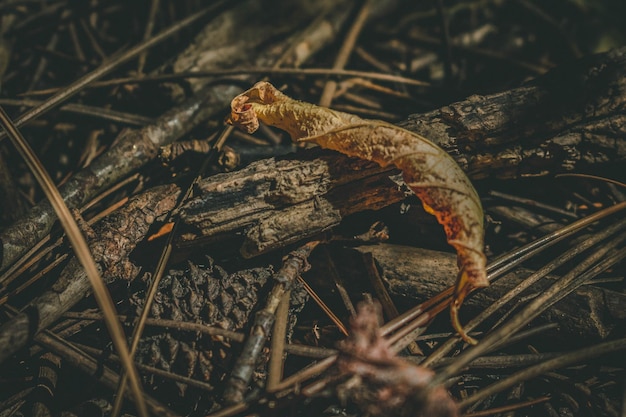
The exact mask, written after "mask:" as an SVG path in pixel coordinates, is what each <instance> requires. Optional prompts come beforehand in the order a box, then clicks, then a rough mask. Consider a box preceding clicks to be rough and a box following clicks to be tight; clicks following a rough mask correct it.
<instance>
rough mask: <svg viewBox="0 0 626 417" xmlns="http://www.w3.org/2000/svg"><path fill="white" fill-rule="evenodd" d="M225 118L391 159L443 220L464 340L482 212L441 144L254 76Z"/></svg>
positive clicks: (479, 281)
mask: <svg viewBox="0 0 626 417" xmlns="http://www.w3.org/2000/svg"><path fill="white" fill-rule="evenodd" d="M231 109H232V111H231V115H230V117H229V119H228V122H229V123H231V124H233V125H236V126H238V127H240V128H242V129H245V130H247V131H248V133H252V132H254V131H255V130H256V129H257V128H258V126H259V120H260V121H262V122H263V123H266V124H268V125H272V126H276V127H278V128H280V129H283V130H285V131H287V132H288V133H289V134H290V135H291V138H292V139H293V140H294V141H295V142H313V143H316V144H318V145H319V146H321V147H322V148H327V149H332V150H335V151H339V152H341V153H343V154H345V155H348V156H354V157H357V158H361V159H366V160H369V161H374V162H376V163H378V164H379V165H381V166H383V167H384V166H387V165H390V164H393V165H395V166H396V167H398V168H399V169H400V170H401V171H402V176H403V178H404V181H405V183H406V184H407V185H408V187H409V188H410V189H411V190H412V191H413V192H414V193H415V194H416V195H417V196H418V197H419V198H420V200H421V201H422V204H423V205H424V208H425V209H426V211H427V212H429V213H431V214H433V215H434V216H435V217H436V218H437V220H438V221H439V223H440V224H441V225H443V227H444V230H445V232H446V237H447V240H448V243H449V244H450V245H452V246H453V247H454V248H455V249H456V252H457V259H458V265H459V268H460V272H459V275H458V277H457V283H456V288H455V296H454V300H453V302H452V305H451V309H450V312H451V317H452V324H453V326H454V327H455V329H456V330H457V331H458V332H459V334H460V335H461V336H462V337H463V339H465V340H466V341H468V342H474V341H473V340H472V339H471V338H469V336H467V335H466V334H465V333H464V332H463V328H462V326H461V325H460V323H459V321H458V308H459V306H460V305H461V303H462V302H463V300H464V298H465V296H466V295H467V294H469V293H470V292H471V291H472V290H473V289H475V288H478V287H485V286H487V285H488V281H487V274H486V270H485V267H486V259H485V255H484V253H483V236H484V232H483V211H482V206H481V204H480V199H479V198H478V194H477V193H476V190H475V189H474V187H473V186H472V183H471V182H470V180H469V179H468V178H467V176H466V175H465V173H464V172H463V170H462V169H461V168H460V167H459V166H458V165H457V163H456V162H455V161H454V159H452V157H450V155H448V154H447V153H446V152H445V151H444V150H443V149H441V148H439V147H438V146H437V145H435V144H434V143H432V142H431V141H429V140H428V139H426V138H424V137H423V136H420V135H417V134H415V133H413V132H409V131H408V130H405V129H402V128H399V127H397V126H394V125H392V124H389V123H385V122H382V121H378V120H367V119H362V118H360V117H358V116H355V115H352V114H348V113H343V112H339V111H335V110H331V109H328V108H324V107H319V106H315V105H313V104H310V103H305V102H302V101H298V100H294V99H292V98H289V97H288V96H286V95H285V94H283V93H282V92H280V91H279V90H277V89H276V88H275V87H274V86H273V85H271V84H270V83H268V82H259V83H257V84H255V85H254V86H253V87H252V88H251V89H249V90H248V91H246V92H244V93H242V94H240V95H238V96H237V97H235V98H234V99H233V101H232V103H231Z"/></svg>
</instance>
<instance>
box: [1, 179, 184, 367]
mask: <svg viewBox="0 0 626 417" xmlns="http://www.w3.org/2000/svg"><path fill="white" fill-rule="evenodd" d="M179 192H180V190H179V189H178V187H177V186H175V185H164V186H160V187H155V188H153V189H151V190H149V191H147V192H145V193H143V194H141V195H139V196H136V197H134V198H133V199H132V200H131V201H129V202H128V203H127V204H126V205H125V206H124V207H122V208H121V209H119V210H118V211H117V212H115V213H114V214H112V215H111V216H109V217H107V218H106V219H105V220H102V221H100V222H99V223H98V224H97V225H96V226H95V227H94V235H95V236H97V240H95V241H93V247H92V252H93V254H94V257H95V258H97V259H98V260H99V262H98V266H99V267H100V269H101V273H102V276H103V278H104V279H105V280H107V282H111V281H112V280H114V279H126V280H130V279H132V278H134V276H135V274H136V273H137V272H138V270H137V268H136V267H135V266H133V265H132V264H131V262H130V261H129V260H128V256H129V254H130V252H131V251H132V250H133V249H134V248H135V246H136V245H137V243H139V242H140V241H141V240H143V238H145V236H146V234H147V233H148V229H149V227H150V225H151V224H152V223H153V222H154V221H155V220H156V218H157V217H159V216H162V215H164V214H165V213H167V212H169V211H170V210H172V209H173V208H174V205H175V204H176V198H177V196H178V193H179ZM90 289H91V286H90V284H89V280H88V279H87V275H86V274H85V271H84V269H83V268H82V266H81V265H80V263H79V262H78V260H76V259H72V260H71V261H70V262H69V263H68V265H67V266H66V267H65V268H64V270H63V271H62V272H61V275H60V277H59V279H58V280H57V281H56V282H55V283H54V284H53V285H52V287H51V288H50V289H49V290H48V291H46V292H44V293H43V294H42V295H40V296H39V297H36V298H35V299H34V300H32V301H31V302H30V303H29V304H28V305H27V306H26V307H25V308H24V309H23V311H22V312H21V313H20V314H18V315H16V316H15V317H13V318H11V320H10V321H8V322H7V323H4V324H3V325H2V326H0V363H1V362H3V361H4V360H5V359H7V358H8V357H9V356H10V355H12V354H13V353H15V352H16V351H17V350H19V349H20V348H22V347H23V346H25V345H26V343H28V341H29V340H31V339H32V336H33V335H34V334H36V333H38V332H39V331H41V330H43V329H45V328H46V327H48V326H49V325H50V324H52V323H53V322H54V321H55V320H57V319H58V318H59V317H60V316H61V315H62V314H63V313H65V312H66V311H67V310H68V309H70V308H71V307H72V306H73V305H74V304H76V303H78V302H79V301H80V300H81V299H83V298H84V297H85V296H86V295H87V294H89V290H90Z"/></svg>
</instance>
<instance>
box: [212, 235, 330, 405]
mask: <svg viewBox="0 0 626 417" xmlns="http://www.w3.org/2000/svg"><path fill="white" fill-rule="evenodd" d="M319 243H320V242H319V241H313V242H309V243H307V244H305V245H303V246H301V247H300V248H298V249H296V250H294V251H293V252H291V253H290V254H289V255H288V256H287V257H286V258H285V260H284V262H283V266H282V268H281V269H280V270H279V271H278V272H276V274H274V281H275V282H274V286H273V287H272V290H271V291H270V293H269V295H268V296H267V301H266V303H265V307H264V308H263V309H262V310H260V311H258V312H257V313H256V314H255V317H254V323H253V325H252V328H251V330H250V335H249V336H248V339H247V340H246V343H245V344H244V347H243V350H242V352H241V354H240V355H239V357H238V358H237V361H236V362H235V365H234V366H233V369H232V371H231V374H230V378H229V379H228V381H227V383H226V388H225V390H224V400H225V401H226V403H227V404H238V403H240V402H242V401H243V396H244V391H245V390H246V389H247V388H248V383H249V382H250V379H251V378H252V373H253V371H254V368H255V366H256V362H257V359H258V357H259V355H260V353H261V350H262V348H263V346H264V344H265V341H266V340H267V337H268V335H269V333H270V331H271V326H272V324H273V323H274V319H275V315H274V314H275V312H276V308H278V304H279V303H280V300H281V299H282V297H283V294H284V293H285V291H286V290H287V288H289V287H290V286H291V285H293V282H294V281H295V280H296V279H297V278H298V277H299V276H300V274H301V273H302V272H304V271H306V269H308V268H309V264H308V262H307V259H308V257H309V255H310V254H311V252H312V251H313V249H314V248H315V247H316V246H317V245H318V244H319Z"/></svg>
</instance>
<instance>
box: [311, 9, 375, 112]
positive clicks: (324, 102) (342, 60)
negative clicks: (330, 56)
mask: <svg viewBox="0 0 626 417" xmlns="http://www.w3.org/2000/svg"><path fill="white" fill-rule="evenodd" d="M371 3H372V0H365V2H364V4H363V6H362V7H361V9H360V10H359V13H358V15H357V17H356V19H355V20H354V23H353V24H352V26H351V27H350V30H349V31H348V35H347V36H346V39H345V40H344V42H343V44H342V45H341V49H340V50H339V53H338V54H337V58H336V59H335V63H334V65H333V69H343V67H345V66H346V64H347V63H348V59H350V54H351V53H352V50H353V49H354V45H355V44H356V41H357V39H358V37H359V34H360V33H361V30H363V26H364V25H365V22H366V21H367V18H368V16H369V13H370V7H371ZM336 89H337V83H336V82H335V81H327V82H326V85H325V86H324V90H323V91H322V96H321V97H320V102H319V104H320V106H324V107H328V106H330V103H331V102H332V101H333V96H334V95H335V90H336Z"/></svg>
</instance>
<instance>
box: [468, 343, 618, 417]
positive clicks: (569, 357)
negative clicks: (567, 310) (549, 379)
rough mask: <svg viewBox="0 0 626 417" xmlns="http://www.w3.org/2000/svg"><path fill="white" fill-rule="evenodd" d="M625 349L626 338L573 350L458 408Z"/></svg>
mask: <svg viewBox="0 0 626 417" xmlns="http://www.w3.org/2000/svg"><path fill="white" fill-rule="evenodd" d="M624 349H626V338H623V339H618V340H612V341H610V342H605V343H600V344H598V345H595V346H590V347H586V348H584V349H579V350H575V351H573V352H569V353H565V354H563V355H561V356H559V357H557V358H554V359H549V360H547V361H545V362H542V363H540V364H537V365H534V366H531V367H528V368H526V369H524V370H522V371H519V372H516V373H514V374H513V375H511V376H509V377H508V378H504V379H502V380H500V381H498V382H496V383H494V384H492V385H490V386H488V387H486V388H483V389H481V390H480V391H478V392H477V393H476V394H474V395H471V396H469V397H468V398H465V399H464V400H461V401H460V402H459V407H460V408H466V407H468V406H470V405H472V404H475V403H477V402H478V401H481V400H484V399H485V398H487V397H489V396H491V395H493V394H496V393H498V392H500V391H502V390H504V389H507V388H510V387H512V386H514V385H515V384H517V383H519V382H521V381H527V380H529V379H532V378H535V377H537V376H539V375H542V374H544V373H546V372H548V371H551V370H553V369H558V368H564V367H566V366H569V365H572V364H575V363H578V362H581V361H583V360H587V359H591V358H595V357H598V356H601V355H606V354H607V353H611V352H617V351H620V350H624Z"/></svg>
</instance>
